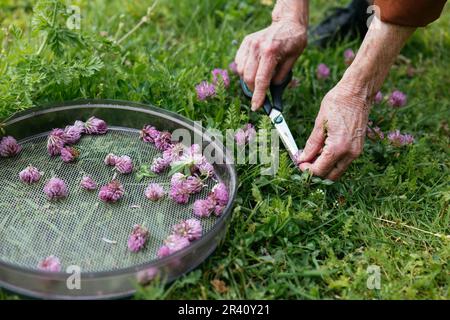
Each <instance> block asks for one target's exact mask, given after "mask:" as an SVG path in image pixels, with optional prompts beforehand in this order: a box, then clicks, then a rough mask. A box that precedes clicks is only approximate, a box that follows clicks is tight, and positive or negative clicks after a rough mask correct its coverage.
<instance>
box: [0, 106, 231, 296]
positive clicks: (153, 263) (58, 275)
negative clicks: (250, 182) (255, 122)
mask: <svg viewBox="0 0 450 320" xmlns="http://www.w3.org/2000/svg"><path fill="white" fill-rule="evenodd" d="M93 107H96V108H105V109H114V108H118V109H122V110H123V109H125V110H129V111H137V112H143V113H147V114H151V115H154V116H158V117H161V116H162V117H163V118H165V119H167V120H170V121H172V122H176V123H178V124H180V125H188V126H189V127H190V129H191V130H192V131H193V132H194V133H196V134H200V135H203V134H204V133H205V132H206V129H205V128H204V127H200V126H194V121H192V120H190V119H188V118H186V117H183V116H181V115H179V114H177V113H174V112H172V111H168V110H165V109H162V108H159V107H156V106H154V105H152V104H143V103H139V102H131V101H125V100H111V99H78V100H72V101H63V102H59V103H58V102H56V103H52V104H47V105H43V106H36V107H32V108H30V109H27V110H24V111H19V112H17V113H15V114H13V115H12V116H11V117H9V118H7V119H6V120H5V121H4V122H2V123H1V126H4V127H6V126H8V125H11V124H14V123H16V122H20V121H21V120H24V119H28V118H32V117H34V116H37V115H42V114H45V113H49V112H54V111H64V110H70V109H79V108H93ZM174 120H175V121H174ZM203 137H204V139H205V140H207V141H208V142H209V143H211V144H213V145H214V147H215V149H216V150H221V152H222V153H223V154H224V156H225V159H226V161H225V164H224V165H225V166H226V168H227V171H228V172H229V174H230V183H229V195H230V198H229V201H228V203H227V205H226V207H225V209H224V211H223V213H222V215H221V216H220V217H219V218H218V219H217V221H216V223H215V224H214V225H213V226H212V227H211V229H210V230H208V231H207V232H206V233H205V234H204V235H202V237H201V238H200V239H198V240H196V241H194V242H193V243H192V244H191V245H190V246H188V247H186V248H183V249H181V250H179V251H177V252H175V253H173V254H171V255H170V256H167V257H164V258H161V259H152V260H150V261H149V262H146V263H140V264H136V265H134V266H131V267H125V268H120V269H117V270H111V271H89V272H82V275H83V277H84V278H85V279H86V278H108V277H114V276H119V275H124V274H135V273H136V272H138V271H141V270H146V269H148V268H151V267H161V266H164V265H165V264H166V263H167V262H170V261H171V260H173V259H176V258H178V257H182V256H184V255H185V254H187V253H188V252H191V251H194V250H196V249H197V248H198V247H200V246H201V245H202V244H204V243H205V242H206V241H210V240H211V239H212V238H213V237H214V236H215V235H216V234H217V233H218V232H219V231H220V229H221V228H222V226H223V224H224V223H225V221H226V220H227V219H228V218H230V217H231V213H232V207H233V204H234V201H235V199H236V193H237V184H238V178H237V173H236V168H235V165H234V160H233V159H232V158H231V157H230V156H229V155H230V154H229V152H226V151H227V149H226V148H225V146H224V145H223V144H222V143H221V142H219V141H218V140H212V139H210V137H209V136H207V135H203ZM214 250H215V249H213V250H211V253H212V252H213V251H214ZM203 261H204V260H202V261H199V264H200V263H201V262H203ZM0 268H8V269H12V270H15V271H20V272H24V273H27V274H33V275H37V276H39V277H40V278H44V279H52V280H64V279H66V278H67V273H65V272H63V271H61V272H46V271H41V270H38V269H30V268H26V267H23V266H20V265H15V264H13V263H9V262H6V261H2V260H0ZM193 268H195V267H193ZM191 269H192V268H191ZM113 295H114V296H116V294H113Z"/></svg>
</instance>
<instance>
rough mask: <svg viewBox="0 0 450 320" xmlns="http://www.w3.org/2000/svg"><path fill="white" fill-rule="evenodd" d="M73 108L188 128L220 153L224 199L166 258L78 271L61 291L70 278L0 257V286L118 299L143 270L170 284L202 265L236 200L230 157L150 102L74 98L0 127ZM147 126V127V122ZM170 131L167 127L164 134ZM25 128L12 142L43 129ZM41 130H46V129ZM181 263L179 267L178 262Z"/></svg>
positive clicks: (54, 295)
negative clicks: (203, 228) (198, 231)
mask: <svg viewBox="0 0 450 320" xmlns="http://www.w3.org/2000/svg"><path fill="white" fill-rule="evenodd" d="M77 109H83V111H88V112H90V114H91V115H95V114H98V111H103V112H108V111H114V110H121V111H130V112H137V113H142V116H143V117H142V119H143V120H142V121H143V123H146V120H145V119H147V118H150V119H151V118H161V119H162V120H164V121H167V122H169V123H171V124H172V126H173V128H185V129H187V130H189V132H190V133H191V135H192V136H193V135H201V136H202V137H203V141H206V142H207V143H208V144H210V145H212V146H214V150H215V151H216V152H220V155H222V156H223V159H225V163H224V164H213V165H214V167H215V169H217V168H220V170H219V176H220V172H222V174H224V173H226V174H228V181H229V182H228V188H229V195H230V197H229V201H228V203H227V205H226V207H225V209H224V211H223V213H222V215H221V216H220V217H219V218H217V220H216V221H215V224H214V225H213V226H212V227H211V229H210V230H208V231H207V232H205V233H204V234H203V235H202V237H201V238H200V239H198V240H196V241H194V242H193V243H192V244H191V245H190V246H188V247H186V248H184V249H182V250H180V251H178V252H175V253H174V254H172V255H170V256H168V257H164V258H161V259H153V260H149V262H146V263H141V264H137V265H134V266H131V267H125V268H120V269H117V270H111V271H89V272H82V273H81V279H80V280H81V289H80V290H77V289H72V290H70V289H68V288H67V286H66V280H67V278H68V277H69V276H70V274H68V273H65V272H45V271H40V270H37V269H31V268H26V267H23V266H20V265H15V264H13V263H9V262H6V261H2V260H1V259H0V287H3V288H5V289H8V290H11V291H14V292H17V293H19V294H23V295H26V296H30V297H35V298H44V299H111V298H123V297H128V296H130V295H132V294H133V293H135V292H136V289H137V284H138V282H137V276H138V274H139V273H141V272H143V271H145V270H149V269H152V268H153V269H156V270H158V272H159V274H160V276H161V277H162V279H163V280H164V281H166V282H171V281H173V280H175V279H176V278H178V277H180V276H182V275H183V274H185V273H187V272H189V271H191V270H193V269H195V268H196V267H197V266H198V265H200V264H201V263H202V262H204V260H206V259H207V258H208V256H209V255H211V254H212V252H214V250H215V249H216V248H217V246H218V245H219V243H220V242H221V241H222V240H223V238H224V237H225V234H226V231H227V222H228V221H229V219H230V218H231V215H232V208H233V203H234V201H235V198H236V192H237V184H238V180H237V174H236V169H235V166H234V161H233V158H232V157H230V154H229V152H228V150H227V149H226V148H225V147H224V145H223V144H222V143H221V142H220V141H218V140H213V139H212V138H211V137H210V136H208V135H207V134H205V133H206V129H205V128H204V127H202V126H197V125H194V121H192V120H190V119H188V118H185V117H183V116H180V115H178V114H176V113H174V112H171V111H168V110H165V109H162V108H158V107H156V106H154V105H151V104H143V103H138V102H130V101H123V100H109V99H104V100H103V99H102V100H98V99H80V100H73V101H65V102H60V103H54V104H50V105H46V106H40V107H33V108H30V109H28V110H25V111H21V112H18V113H16V114H14V115H13V116H11V117H10V118H8V119H7V120H6V121H4V123H3V124H2V125H1V126H2V127H3V129H5V131H6V132H7V133H8V134H9V130H8V128H13V127H14V125H18V126H19V125H20V123H21V122H22V121H27V120H28V121H29V120H30V119H32V118H37V117H39V116H45V115H46V114H50V113H55V114H57V113H58V112H59V113H61V112H65V111H76V110H77ZM85 109H86V110H85ZM74 120H76V119H72V121H74ZM105 120H106V121H107V122H108V124H109V125H112V126H119V127H125V126H123V125H122V124H119V125H118V124H117V123H114V122H111V120H110V119H105ZM55 121H56V120H55ZM150 124H152V123H151V122H150ZM48 125H51V124H48ZM41 127H42V126H41ZM128 128H129V127H128ZM173 128H170V130H172V129H173ZM27 129H28V131H26V132H15V134H13V135H14V136H16V137H17V138H18V140H22V139H24V138H27V137H29V136H31V134H29V132H30V131H31V132H32V131H33V130H39V131H40V132H36V133H35V134H39V133H42V132H45V131H47V130H41V129H40V126H39V125H38V124H37V125H36V127H32V128H29V127H28V128H27ZM46 129H48V130H49V127H48V128H46ZM134 129H139V128H134ZM163 129H168V128H163ZM16 130H17V129H16ZM12 131H14V130H12ZM21 131H22V130H21ZM216 171H218V170H216ZM149 259H150V258H149ZM183 261H184V262H185V263H183ZM177 264H178V268H173V267H170V266H171V265H172V266H173V265H177Z"/></svg>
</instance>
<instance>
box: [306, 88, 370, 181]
mask: <svg viewBox="0 0 450 320" xmlns="http://www.w3.org/2000/svg"><path fill="white" fill-rule="evenodd" d="M357 91H358V90H356V91H355V89H354V87H352V86H348V85H346V84H344V83H342V82H340V83H339V84H338V85H336V87H334V88H333V89H332V90H331V91H330V92H328V94H327V95H326V96H325V98H324V99H323V100H322V104H321V107H320V111H319V114H318V115H317V118H316V122H315V125H314V129H313V131H312V133H311V135H310V137H309V139H308V141H307V142H306V145H305V149H304V150H303V152H302V154H301V155H300V157H299V159H298V161H299V163H300V169H301V170H302V171H305V170H307V169H308V170H310V171H311V172H312V173H313V174H314V175H316V176H319V177H322V178H327V179H330V180H336V179H338V178H339V177H340V176H341V175H342V174H343V173H344V172H345V170H346V169H347V167H348V166H349V165H350V163H351V162H352V161H353V160H354V159H356V158H357V157H358V156H359V155H360V153H361V152H362V150H363V146H364V139H365V134H366V127H367V121H368V115H369V109H370V102H369V101H368V99H367V98H366V94H365V93H364V92H361V93H360V92H357Z"/></svg>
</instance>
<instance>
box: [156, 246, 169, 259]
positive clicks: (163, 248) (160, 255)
mask: <svg viewBox="0 0 450 320" xmlns="http://www.w3.org/2000/svg"><path fill="white" fill-rule="evenodd" d="M156 255H157V256H158V258H164V257H167V256H168V255H170V248H169V247H168V246H166V245H163V246H161V247H160V248H159V250H158V253H157V254H156Z"/></svg>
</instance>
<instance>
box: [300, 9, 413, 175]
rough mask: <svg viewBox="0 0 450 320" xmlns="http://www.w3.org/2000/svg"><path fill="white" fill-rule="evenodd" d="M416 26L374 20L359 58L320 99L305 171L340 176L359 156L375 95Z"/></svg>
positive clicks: (304, 160) (304, 155) (303, 156)
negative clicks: (320, 102) (321, 99)
mask: <svg viewBox="0 0 450 320" xmlns="http://www.w3.org/2000/svg"><path fill="white" fill-rule="evenodd" d="M414 30H415V28H414V27H404V26H398V25H393V24H389V23H385V22H382V21H380V20H379V19H378V18H374V20H373V22H372V24H371V25H370V28H369V31H368V32H367V34H366V37H365V38H364V41H363V43H362V45H361V47H360V49H359V51H358V54H357V56H356V58H355V60H354V61H353V63H352V64H351V65H350V67H349V68H348V69H347V71H346V72H345V74H344V76H343V77H342V79H341V80H340V81H339V83H338V84H337V85H336V86H335V87H334V88H333V89H332V90H331V91H330V92H328V93H327V95H326V96H325V97H324V99H323V101H322V104H321V107H320V111H319V114H318V116H317V118H316V122H315V126H314V129H313V131H312V133H311V135H310V137H309V139H308V141H307V142H306V146H305V149H304V151H303V153H302V154H301V155H300V157H299V163H300V169H301V170H306V169H309V170H311V171H312V173H313V174H315V175H318V176H321V177H324V178H328V179H331V180H336V179H338V178H339V177H340V176H341V175H342V174H343V173H344V171H345V170H346V169H347V167H348V166H349V165H350V163H351V162H352V161H353V160H354V159H355V158H357V157H358V156H359V154H360V153H361V152H362V150H363V145H364V139H365V132H366V127H367V121H368V115H369V111H370V107H371V104H372V99H373V97H374V96H375V94H376V92H377V91H378V90H379V89H380V87H381V85H382V83H383V81H384V79H385V78H386V76H387V75H388V73H389V70H390V68H391V66H392V64H393V63H394V60H395V58H396V57H397V55H398V54H399V52H400V50H401V48H402V47H403V45H404V44H405V42H406V40H407V39H408V38H409V37H410V36H411V34H412V33H413V32H414Z"/></svg>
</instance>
